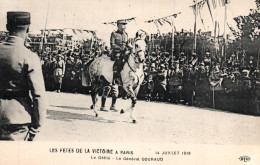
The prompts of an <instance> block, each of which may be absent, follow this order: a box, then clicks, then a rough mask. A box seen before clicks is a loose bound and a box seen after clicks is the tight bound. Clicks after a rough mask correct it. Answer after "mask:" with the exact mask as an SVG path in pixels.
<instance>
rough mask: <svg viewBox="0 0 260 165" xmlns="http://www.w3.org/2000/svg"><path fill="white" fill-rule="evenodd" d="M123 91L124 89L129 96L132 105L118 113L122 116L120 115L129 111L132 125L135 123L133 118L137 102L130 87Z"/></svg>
mask: <svg viewBox="0 0 260 165" xmlns="http://www.w3.org/2000/svg"><path fill="white" fill-rule="evenodd" d="M125 89H126V92H127V93H128V94H129V95H130V96H131V100H132V103H131V105H130V106H129V107H128V108H126V109H125V110H123V109H122V110H121V111H120V113H121V114H122V113H124V112H128V111H129V110H130V118H131V119H132V121H133V123H136V120H135V118H134V108H135V104H136V100H137V98H136V94H135V92H134V90H133V88H132V87H131V86H127V87H126V88H125Z"/></svg>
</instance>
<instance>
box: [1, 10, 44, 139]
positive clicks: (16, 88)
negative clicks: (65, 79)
mask: <svg viewBox="0 0 260 165" xmlns="http://www.w3.org/2000/svg"><path fill="white" fill-rule="evenodd" d="M29 25H30V13H28V12H7V25H6V28H7V30H8V31H9V37H8V38H7V40H6V41H5V42H3V43H1V44H0V139H1V140H28V141H32V140H33V139H34V137H35V135H36V134H37V133H38V132H39V128H40V127H41V126H42V124H43V120H44V118H45V114H46V109H45V103H44V95H45V87H44V80H43V75H42V69H41V63H40V59H39V57H38V56H37V54H35V53H32V52H31V51H30V50H28V49H27V48H25V46H24V41H25V38H26V37H27V34H28V32H29ZM30 94H31V97H30Z"/></svg>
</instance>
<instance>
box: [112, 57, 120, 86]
mask: <svg viewBox="0 0 260 165" xmlns="http://www.w3.org/2000/svg"><path fill="white" fill-rule="evenodd" d="M120 65H121V63H120V60H119V59H117V60H116V61H115V63H114V67H113V82H112V84H113V85H115V84H118V85H119V84H120V82H121V81H120V79H121V75H120V70H121V69H120V67H121V66H120Z"/></svg>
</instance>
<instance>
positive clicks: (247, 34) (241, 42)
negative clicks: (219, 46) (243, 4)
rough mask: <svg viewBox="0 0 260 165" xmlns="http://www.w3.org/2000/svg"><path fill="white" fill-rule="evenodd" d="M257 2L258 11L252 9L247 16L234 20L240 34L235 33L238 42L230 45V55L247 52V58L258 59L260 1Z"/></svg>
mask: <svg viewBox="0 0 260 165" xmlns="http://www.w3.org/2000/svg"><path fill="white" fill-rule="evenodd" d="M255 2H256V6H257V9H251V10H250V13H249V15H247V16H238V17H235V18H234V20H235V21H236V23H237V27H238V29H239V32H234V35H235V36H236V40H235V42H233V43H232V44H230V45H229V49H228V53H229V54H230V53H232V52H234V51H236V50H246V52H247V55H248V56H247V57H249V56H253V57H255V58H257V56H258V54H259V51H260V37H259V33H260V1H259V0H256V1H255Z"/></svg>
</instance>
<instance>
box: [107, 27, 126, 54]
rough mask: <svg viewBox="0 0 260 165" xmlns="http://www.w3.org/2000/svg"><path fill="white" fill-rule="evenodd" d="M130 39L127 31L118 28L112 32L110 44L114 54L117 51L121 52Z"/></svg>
mask: <svg viewBox="0 0 260 165" xmlns="http://www.w3.org/2000/svg"><path fill="white" fill-rule="evenodd" d="M127 41H128V35H127V33H126V32H125V31H120V30H117V31H115V32H112V34H111V37H110V46H111V49H112V55H115V54H116V53H121V52H122V51H123V50H124V49H125V47H126V45H127Z"/></svg>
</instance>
